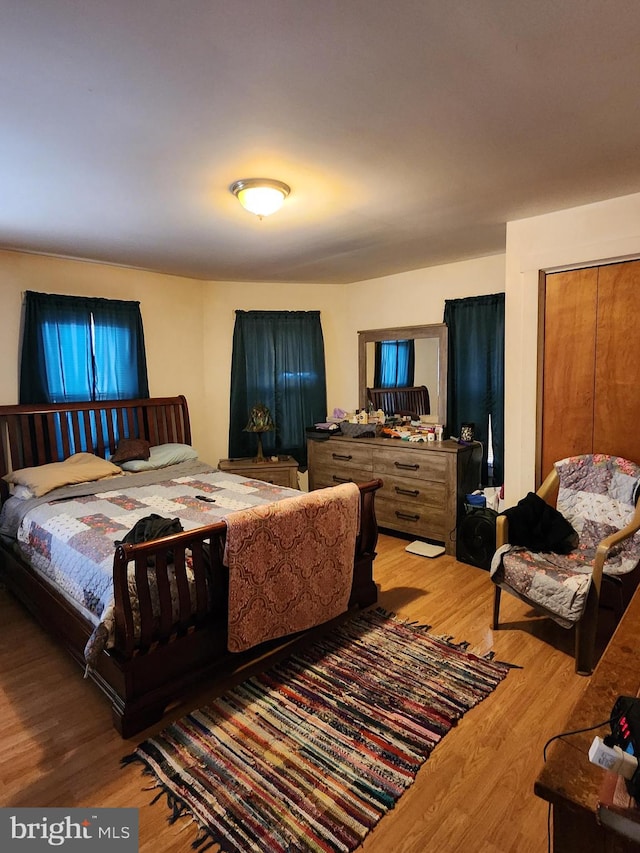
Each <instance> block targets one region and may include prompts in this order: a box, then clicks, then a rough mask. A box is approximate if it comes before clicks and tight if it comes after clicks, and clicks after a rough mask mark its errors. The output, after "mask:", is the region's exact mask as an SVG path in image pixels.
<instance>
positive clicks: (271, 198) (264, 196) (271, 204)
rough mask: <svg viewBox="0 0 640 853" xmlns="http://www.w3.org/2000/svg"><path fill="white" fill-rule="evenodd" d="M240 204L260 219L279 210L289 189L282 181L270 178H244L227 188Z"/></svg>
mask: <svg viewBox="0 0 640 853" xmlns="http://www.w3.org/2000/svg"><path fill="white" fill-rule="evenodd" d="M229 189H230V191H231V192H232V193H233V194H234V196H235V197H236V198H237V199H238V201H239V202H240V204H241V205H242V206H243V207H244V208H245V210H248V211H249V212H250V213H255V215H256V216H257V217H259V218H260V219H262V217H263V216H270V215H271V214H272V213H275V212H276V210H280V208H281V207H282V203H283V201H284V200H285V198H286V197H287V196H288V195H289V193H290V192H291V189H290V188H289V187H288V186H287V185H286V184H283V183H282V181H272V180H271V179H270V178H246V179H243V180H241V181H236V182H235V183H234V184H231V186H230V187H229Z"/></svg>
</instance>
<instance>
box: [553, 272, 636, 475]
mask: <svg viewBox="0 0 640 853" xmlns="http://www.w3.org/2000/svg"><path fill="white" fill-rule="evenodd" d="M639 301H640V261H629V262H625V263H619V264H610V265H607V266H601V267H591V268H588V269H582V270H572V271H570V272H564V273H553V274H549V275H547V276H546V278H545V295H544V339H543V344H542V346H543V359H542V391H541V396H540V400H541V406H542V412H541V419H540V423H541V434H540V471H539V472H538V482H540V481H541V480H542V479H543V478H544V477H545V476H546V475H547V474H548V473H549V471H550V470H551V467H552V465H553V463H554V462H555V461H557V460H558V459H564V458H565V457H566V456H571V455H573V454H578V453H611V454H613V455H616V456H624V457H626V458H627V459H632V460H633V461H635V462H638V463H640V350H639V348H638V343H639V337H638V322H637V319H636V318H637V316H638V303H639Z"/></svg>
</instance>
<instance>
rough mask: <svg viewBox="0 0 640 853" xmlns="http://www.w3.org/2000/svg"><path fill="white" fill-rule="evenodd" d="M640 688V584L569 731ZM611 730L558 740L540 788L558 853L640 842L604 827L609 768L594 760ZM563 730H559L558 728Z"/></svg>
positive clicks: (623, 849)
mask: <svg viewBox="0 0 640 853" xmlns="http://www.w3.org/2000/svg"><path fill="white" fill-rule="evenodd" d="M639 688H640V588H639V589H638V590H636V592H635V594H634V596H633V598H632V599H631V602H630V603H629V606H628V607H627V609H626V611H625V614H624V616H623V617H622V619H621V621H620V624H619V625H618V627H617V628H616V631H615V633H614V635H613V637H612V638H611V640H610V642H609V645H608V646H607V648H606V649H605V651H604V653H603V655H602V657H601V658H600V661H599V663H598V665H597V666H596V669H595V670H594V673H593V675H592V676H591V679H590V681H589V684H588V686H587V688H586V690H585V692H584V694H583V696H582V698H581V699H580V700H579V701H578V702H577V704H576V706H575V708H574V709H573V713H572V714H571V716H570V718H569V719H568V720H567V722H566V724H565V726H564V729H563V730H564V731H573V730H575V729H581V728H586V727H588V726H593V725H595V724H597V723H600V722H603V721H605V720H608V719H609V717H610V715H611V710H612V708H613V705H614V702H615V701H616V699H617V698H618V696H636V695H637V694H638V690H639ZM610 731H611V729H610V726H608V725H607V726H603V727H602V728H601V729H596V730H594V731H590V732H584V733H582V734H577V735H571V736H569V737H566V738H564V739H563V740H557V741H555V742H554V743H553V744H552V745H551V746H550V747H549V749H548V753H547V754H548V759H547V762H546V764H545V765H544V768H543V770H542V772H541V773H540V775H539V776H538V779H537V780H536V782H535V786H534V791H535V793H536V794H537V796H539V797H541V798H542V799H544V800H547V801H548V802H549V803H551V805H552V808H553V850H554V853H578V851H579V853H585V851H589V853H601V852H602V853H627V851H639V850H640V845H639V844H638V843H637V842H633V841H631V840H629V839H628V838H625V837H624V836H622V835H620V834H619V833H618V832H614V831H613V830H612V829H609V828H607V827H604V826H602V825H601V824H600V823H599V821H598V817H597V805H598V800H599V794H600V791H601V788H602V784H603V781H604V771H603V770H602V769H601V768H600V767H596V766H595V765H594V764H591V763H590V761H589V756H588V752H589V747H590V746H591V744H592V742H593V739H594V737H595V736H596V735H597V736H599V737H604V736H605V735H607V734H609V733H610ZM558 734H559V733H558Z"/></svg>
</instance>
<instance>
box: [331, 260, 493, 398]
mask: <svg viewBox="0 0 640 853" xmlns="http://www.w3.org/2000/svg"><path fill="white" fill-rule="evenodd" d="M504 264H505V258H504V255H491V256H489V257H485V258H474V259H473V260H469V261H459V262H458V263H454V264H445V265H442V266H437V267H429V268H428V269H421V270H412V271H411V272H405V273H399V274H397V275H390V276H385V277H384V278H377V279H370V280H368V281H360V282H356V283H354V284H349V285H347V286H346V292H347V303H346V306H345V323H344V327H345V328H344V341H345V351H344V354H343V358H344V360H345V363H346V364H350V365H351V364H352V365H353V369H351V368H350V369H348V370H343V371H342V373H341V374H340V377H339V382H338V383H337V384H336V385H335V386H334V387H333V388H332V389H330V391H329V392H328V393H329V407H330V408H333V406H340V407H341V408H344V409H349V408H355V406H357V401H358V371H357V364H358V332H359V331H362V330H364V329H386V328H388V327H392V326H414V325H423V324H428V323H442V319H443V316H444V303H445V300H446V299H462V298H464V297H467V296H483V295H485V294H489V293H502V292H503V291H504ZM332 392H333V394H332Z"/></svg>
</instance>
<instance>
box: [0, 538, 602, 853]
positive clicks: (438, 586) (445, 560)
mask: <svg viewBox="0 0 640 853" xmlns="http://www.w3.org/2000/svg"><path fill="white" fill-rule="evenodd" d="M406 544H407V542H406V541H405V540H403V539H400V538H396V537H392V536H386V535H381V536H380V540H379V547H378V558H377V560H376V565H375V575H376V580H377V582H378V584H379V586H380V595H379V603H380V604H381V605H382V606H384V607H385V608H387V609H388V610H391V611H394V612H396V613H397V614H399V615H400V616H403V617H406V618H408V619H410V620H418V621H419V622H420V623H421V624H424V623H427V624H430V625H431V626H432V628H431V631H432V633H434V634H448V635H452V636H453V638H454V639H455V640H460V641H461V640H467V641H469V642H470V648H471V650H472V651H477V652H479V653H485V652H487V651H489V650H490V649H494V650H495V652H496V657H497V658H498V659H499V660H504V661H509V662H511V663H514V664H517V665H519V666H521V667H522V669H513V670H511V671H510V673H509V675H508V676H507V678H506V679H505V680H504V681H503V682H502V684H500V685H499V686H498V688H497V689H496V690H495V692H494V693H493V694H492V695H491V696H489V697H488V698H487V699H486V700H485V701H484V702H482V703H481V704H480V705H479V706H478V707H476V708H474V709H472V710H471V711H470V712H469V713H468V714H467V715H466V716H465V717H464V718H463V719H462V721H461V722H460V723H459V724H458V726H457V727H456V728H455V729H453V730H452V731H451V732H450V733H449V734H448V735H447V736H446V737H445V739H444V740H443V741H442V743H440V744H439V745H438V746H437V747H436V749H435V750H434V752H433V754H432V755H431V757H430V758H429V760H428V761H427V762H426V763H425V765H424V766H423V767H422V769H421V771H420V773H419V774H418V777H417V779H416V781H415V783H414V785H413V786H412V787H411V788H410V789H409V790H408V791H407V792H406V793H405V794H404V795H403V796H402V798H401V799H400V801H399V803H398V804H397V806H396V808H395V809H394V810H393V811H392V812H390V813H389V814H388V815H387V816H386V817H385V818H383V820H382V821H381V822H380V823H379V824H378V826H377V827H376V828H375V829H374V830H373V832H372V833H370V835H369V836H368V838H367V839H366V840H365V842H364V844H363V845H362V847H361V848H360V849H361V851H362V853H424V851H425V850H429V851H433V853H454V851H463V850H464V851H470V853H480V851H488V853H510V851H512V852H513V853H516V851H517V853H543V851H545V850H546V844H547V840H546V839H547V806H546V803H544V802H543V801H541V800H539V799H538V798H537V797H535V796H534V794H533V783H534V779H535V778H536V776H537V775H538V773H539V771H540V768H541V766H542V762H543V758H542V750H543V746H544V744H545V742H546V741H547V740H548V739H549V738H550V737H552V736H553V735H555V734H558V733H560V732H561V731H563V730H564V728H565V727H566V722H567V718H568V716H569V713H570V711H571V708H572V706H573V705H574V703H575V702H576V700H577V699H578V698H579V696H580V695H581V693H582V691H583V690H584V688H585V687H586V685H587V683H588V679H586V678H584V677H581V676H578V675H575V673H574V664H573V654H572V652H573V638H572V635H571V634H570V633H569V632H566V631H564V630H563V629H562V628H559V627H558V626H556V625H555V624H553V623H551V622H549V621H547V620H544V619H536V618H535V617H533V616H532V612H531V611H530V609H529V608H528V607H527V606H526V605H524V604H523V603H521V602H519V601H517V600H516V599H514V598H513V597H511V596H509V595H503V597H502V601H503V604H502V613H501V619H502V623H503V624H504V625H505V627H504V629H501V630H500V631H497V632H493V631H492V630H491V629H490V627H489V625H490V621H491V611H492V601H493V596H492V592H493V590H492V585H491V582H490V580H489V576H488V573H487V572H485V571H483V570H481V569H478V568H475V567H473V566H469V565H466V564H464V563H458V562H456V561H455V560H454V559H453V558H452V557H447V556H442V557H439V558H438V559H435V560H430V559H426V558H424V557H418V556H413V555H410V554H408V553H406V552H405V550H404V548H405V545H406ZM0 611H1V613H2V632H1V633H0V744H1V752H0V805H2V806H14V807H20V806H41V807H45V806H62V807H71V806H135V807H139V810H140V811H139V815H140V851H142V853H150V851H154V853H169V851H171V853H175V851H185V853H186V851H189V850H191V842H192V841H193V840H194V838H195V835H196V830H195V826H194V825H193V823H192V822H190V821H189V820H188V819H182V820H180V821H178V822H177V823H176V824H174V825H169V824H168V823H167V820H166V819H167V816H168V814H169V812H168V810H167V807H166V802H165V801H164V799H160V800H159V801H158V802H156V803H155V804H153V805H150V803H151V800H152V799H153V797H154V795H155V792H154V791H150V790H149V789H148V786H149V784H150V779H149V777H146V776H143V774H142V772H141V765H136V764H134V765H131V766H128V767H124V768H123V767H121V766H120V759H121V757H122V756H123V755H125V754H127V753H129V752H131V751H132V750H133V748H134V747H135V745H136V743H137V742H138V741H139V740H141V739H143V736H139V737H135V738H132V739H130V740H128V741H123V740H122V739H121V738H120V737H119V736H118V735H117V734H116V732H115V730H114V729H113V728H112V727H111V718H110V710H109V707H108V706H107V704H106V702H105V700H104V699H103V697H102V696H101V695H100V694H99V693H98V691H97V689H96V688H95V686H94V685H93V684H92V683H91V681H89V680H85V679H83V678H82V673H81V672H80V671H79V670H78V669H77V667H76V665H75V664H74V663H73V662H72V661H71V659H70V658H68V657H67V656H66V653H64V652H63V651H62V650H60V649H59V648H57V647H55V646H52V644H51V641H50V640H49V639H48V638H47V637H46V635H45V634H43V632H42V631H41V630H40V629H39V628H38V626H37V625H36V624H35V623H34V622H33V621H32V620H31V618H30V617H29V616H28V615H27V614H26V612H25V611H24V610H23V609H22V607H21V606H20V605H19V604H18V603H17V602H16V601H15V600H14V599H13V598H12V597H11V596H10V595H9V594H8V593H7V592H6V591H5V590H2V591H0ZM507 625H508V627H507ZM602 627H603V629H607V630H609V631H610V629H611V625H610V624H607V620H606V619H605V620H603V625H602ZM607 630H603V632H602V636H601V637H600V638H599V644H600V645H601V646H602V645H603V644H604V643H605V642H606V639H607ZM211 695H212V693H211V689H209V691H207V687H206V685H203V687H202V689H201V691H199V693H198V694H191V695H190V696H189V697H188V698H187V699H186V700H185V701H184V702H183V703H182V705H181V706H179V707H178V708H176V709H175V710H174V712H173V714H172V715H171V716H172V717H174V718H175V717H176V716H180V715H182V714H184V713H185V712H187V711H188V710H189V709H190V708H193V707H197V706H198V705H201V704H204V703H205V702H206V701H207V698H208V697H210V696H211ZM594 722H597V721H594ZM165 723H166V720H165ZM156 728H159V727H156ZM153 731H154V729H150V730H148V731H147V732H145V734H147V735H148V734H151V733H152V732H153ZM587 760H588V759H587V756H586V755H585V761H587ZM145 789H146V790H145Z"/></svg>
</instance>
